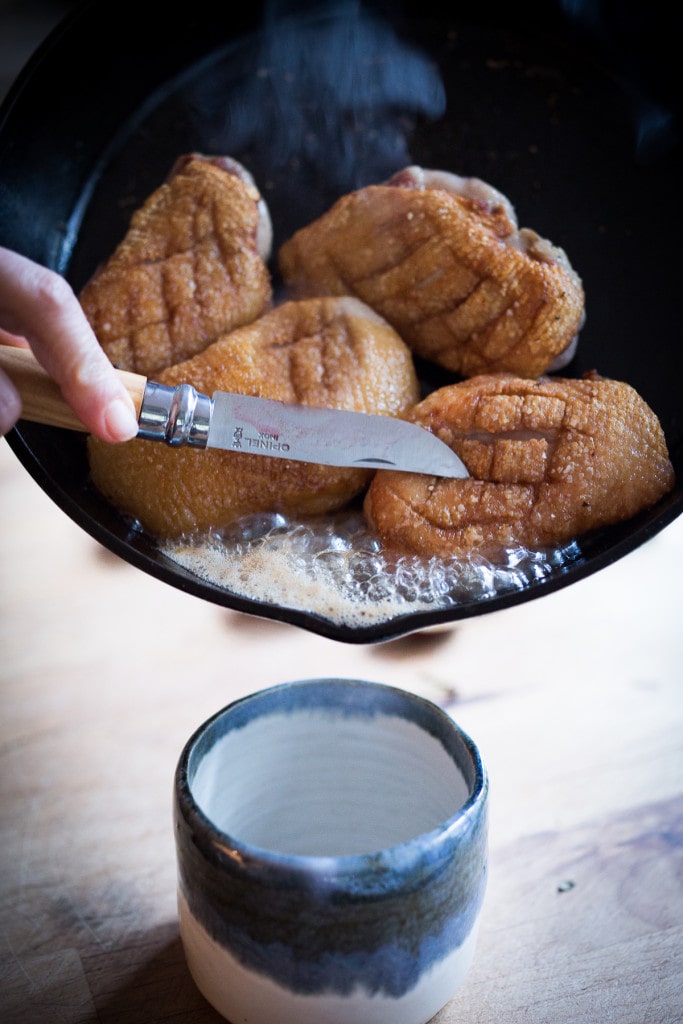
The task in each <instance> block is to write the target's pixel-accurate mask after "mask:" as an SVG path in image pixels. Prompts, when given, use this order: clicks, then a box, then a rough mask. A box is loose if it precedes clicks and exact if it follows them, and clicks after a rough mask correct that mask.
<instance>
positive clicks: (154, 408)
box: [138, 381, 213, 448]
mask: <svg viewBox="0 0 683 1024" xmlns="http://www.w3.org/2000/svg"><path fill="white" fill-rule="evenodd" d="M212 414H213V399H212V398H209V396H208V395H202V394H200V393H199V392H198V391H196V390H195V388H193V387H192V385H191V384H178V385H177V387H169V386H168V385H167V384H157V383H156V382H154V381H148V382H147V384H146V386H145V393H144V395H143V399H142V405H141V406H140V415H139V417H138V423H139V427H140V429H139V430H138V437H139V438H142V439H143V440H145V441H165V442H166V444H170V445H172V446H174V447H179V446H180V445H191V446H192V447H194V448H206V445H207V441H208V438H209V428H210V426H211V416H212Z"/></svg>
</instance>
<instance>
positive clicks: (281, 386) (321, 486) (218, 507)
mask: <svg viewBox="0 0 683 1024" xmlns="http://www.w3.org/2000/svg"><path fill="white" fill-rule="evenodd" d="M158 379H159V381H161V383H165V384H179V383H183V382H186V383H189V384H193V385H194V386H195V387H196V388H197V390H198V391H201V392H203V393H205V394H212V393H213V392H214V391H215V390H223V391H233V392H239V393H242V394H249V395H261V396H263V397H265V398H274V399H279V400H282V401H287V402H297V403H301V404H304V405H314V406H322V407H325V408H335V409H352V410H356V411H359V412H371V413H380V414H383V415H389V416H397V415H400V414H402V413H403V412H405V411H406V410H407V409H409V408H411V407H412V406H413V405H414V404H415V403H416V402H417V400H418V398H419V388H418V382H417V377H416V375H415V369H414V366H413V359H412V355H411V353H410V350H409V349H408V348H407V346H406V345H405V344H404V342H403V341H402V340H401V339H400V338H399V336H398V335H397V334H396V333H395V331H394V330H393V329H392V328H391V327H389V325H388V324H387V323H385V322H384V321H383V320H381V319H380V318H379V317H378V316H377V314H375V313H374V312H373V311H372V310H370V309H368V308H367V307H364V306H363V305H362V304H361V303H360V302H358V301H357V300H356V299H352V298H340V299H337V298H328V299H312V300H309V301H306V302H290V303H285V304H284V305H282V306H280V307H278V308H276V309H273V310H272V311H270V312H268V313H266V314H265V315H264V316H263V317H261V318H260V319H258V320H256V321H255V322H254V323H253V324H250V325H248V326H245V327H241V328H239V329H237V330H235V331H233V332H232V333H231V334H228V335H226V336H225V337H223V338H221V339H220V340H218V341H216V342H215V343H214V344H213V345H210V346H209V347H208V348H207V349H206V350H205V351H204V352H202V353H200V354H199V355H197V356H195V357H194V358H193V359H191V360H188V361H187V362H185V363H181V364H179V365H177V366H173V367H172V368H170V369H168V370H165V371H163V372H162V373H160V374H159V375H158ZM88 444H89V447H88V452H89V458H90V469H91V475H92V479H93V481H94V483H95V485H96V486H97V487H98V488H99V489H100V491H102V492H103V493H104V494H105V495H106V497H107V498H108V499H109V500H110V501H111V502H112V504H113V505H114V506H116V507H117V508H118V509H120V510H121V511H122V512H124V513H126V514H127V515H129V516H132V517H134V518H136V519H138V520H139V521H140V522H141V523H142V525H143V526H144V527H145V528H146V529H147V530H148V531H149V532H150V533H152V534H155V535H157V536H160V537H178V536H180V535H181V534H187V533H192V532H194V531H205V530H208V529H220V528H221V527H225V526H227V525H229V524H231V523H233V522H234V521H235V520H236V519H238V518H239V517H240V516H244V515H246V514H248V513H252V512H261V511H280V512H283V513H291V514H296V515H312V514H318V513H322V512H327V511H331V510H334V509H337V508H340V507H341V506H343V505H345V504H346V503H347V502H349V501H350V500H351V499H352V498H353V497H355V496H356V495H357V494H359V493H360V492H362V491H363V490H364V489H365V488H366V487H367V485H368V482H369V479H370V477H371V475H372V471H370V470H366V469H348V468H345V467H344V468H336V467H331V466H319V465H315V464H312V463H304V462H294V461H290V460H285V459H275V458H268V457H265V456H261V455H251V454H246V453H241V452H230V451H228V452H224V451H217V450H215V449H212V450H207V451H201V450H197V449H189V448H181V449H171V448H168V447H166V446H165V445H163V444H160V443H159V442H156V441H139V440H135V441H129V442H128V443H126V444H122V445H107V444H104V443H103V442H101V441H98V440H96V439H94V438H89V442H88Z"/></svg>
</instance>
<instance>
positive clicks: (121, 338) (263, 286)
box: [79, 154, 272, 376]
mask: <svg viewBox="0 0 683 1024" xmlns="http://www.w3.org/2000/svg"><path fill="white" fill-rule="evenodd" d="M271 241H272V231H271V225H270V217H269V214H268V210H267V208H266V205H265V202H264V201H263V199H262V197H261V195H260V192H259V190H258V189H257V188H256V186H255V184H254V182H253V179H252V178H251V175H250V174H249V172H248V171H247V170H246V169H245V168H244V167H242V165H241V164H239V163H238V162H237V161H235V160H232V159H230V158H228V157H204V156H202V155H201V154H188V155H186V156H183V157H181V158H180V159H179V160H178V161H176V164H175V165H174V167H173V169H172V171H171V173H170V174H169V176H168V178H167V180H166V181H165V182H164V183H163V184H162V185H161V186H160V187H159V188H158V189H156V190H155V191H154V192H153V193H152V195H151V196H149V197H148V199H147V200H146V201H145V202H144V203H143V205H142V206H141V207H140V208H139V209H138V210H136V211H135V213H134V214H133V217H132V218H131V222H130V225H129V228H128V230H127V232H126V234H125V237H124V238H123V240H122V241H121V242H120V244H119V245H118V246H117V248H116V249H115V251H114V252H113V253H112V255H111V256H110V257H109V258H108V259H107V260H106V261H105V263H104V264H103V265H102V266H101V267H100V268H99V269H98V270H97V271H96V272H95V273H94V275H93V276H92V278H91V279H90V281H89V282H88V283H87V284H86V285H85V287H84V288H83V289H82V291H81V292H80V295H79V299H80V302H81V305H82V307H83V309H84V311H85V314H86V316H87V318H88V320H89V322H90V324H91V326H92V328H93V330H94V331H95V334H96V335H97V338H98V340H99V342H100V345H101V346H102V348H103V349H104V351H105V352H106V354H107V356H108V357H109V359H110V360H111V362H112V363H113V364H114V365H115V366H117V367H118V368H119V369H124V370H132V371H134V372H136V373H141V374H145V375H146V376H151V375H153V374H157V373H158V371H159V370H160V369H162V368H164V367H167V366H171V365H172V364H173V363H177V362H180V361H182V360H184V359H188V358H190V357H191V356H193V355H195V354H196V353H197V352H201V351H202V349H204V348H206V346H207V345H209V344H210V343H211V342H213V341H215V340H216V338H218V337H220V336H221V335H222V334H225V333H226V332H227V331H230V330H232V329H233V328H235V327H239V326H241V325H242V324H244V323H249V322H250V321H252V320H254V319H256V317H258V316H260V315H261V313H263V312H264V311H265V310H266V309H267V308H269V306H270V304H271V302H272V286H271V279H270V273H269V271H268V269H267V265H266V263H267V260H268V258H269V255H270V248H271Z"/></svg>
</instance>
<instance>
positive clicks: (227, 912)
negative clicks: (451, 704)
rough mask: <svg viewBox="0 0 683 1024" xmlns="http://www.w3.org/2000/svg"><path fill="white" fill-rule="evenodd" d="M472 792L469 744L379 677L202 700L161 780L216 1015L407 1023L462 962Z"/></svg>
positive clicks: (467, 946)
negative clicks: (205, 703) (172, 768)
mask: <svg viewBox="0 0 683 1024" xmlns="http://www.w3.org/2000/svg"><path fill="white" fill-rule="evenodd" d="M487 793H488V782H487V775H486V771H485V768H484V766H483V765H482V762H481V758H480V755H479V753H478V751H477V748H476V746H475V744H474V743H473V742H472V740H471V739H470V738H469V737H468V736H467V735H466V734H465V733H464V732H462V730H461V729H459V728H458V726H457V725H456V724H455V723H454V722H453V720H452V719H451V718H450V717H449V716H448V715H447V714H446V713H445V712H444V711H442V710H441V709H440V708H439V707H437V706H436V705H435V704H432V703H431V702H430V701H427V700H424V699H422V698H420V697H418V696H415V695H412V694H410V693H408V692H405V691H403V690H400V689H396V688H394V687H391V686H386V685H384V684H380V683H370V682H364V681H361V680H348V679H313V680H303V681H299V682H292V683H285V684H282V685H280V686H276V687H274V688H272V689H268V690H264V691H261V692H258V693H254V694H253V695H251V696H248V697H245V698H243V699H241V700H238V701H236V702H235V703H233V704H231V705H229V706H228V707H227V708H225V709H224V710H222V711H220V712H218V713H217V714H216V715H214V716H213V717H212V718H211V719H209V721H208V722H206V723H205V724H204V725H202V726H201V727H200V728H199V729H198V730H197V731H196V732H195V733H194V735H193V736H192V737H191V738H190V739H189V740H188V742H187V744H186V746H185V748H184V750H183V752H182V754H181V757H180V760H179V763H178V768H177V771H176V776H175V808H174V813H175V837H176V850H177V860H178V906H179V921H180V934H181V937H182V942H183V946H184V950H185V955H186V958H187V962H188V965H189V968H190V971H191V973H192V976H193V978H194V980H195V983H196V984H197V986H198V988H199V989H200V991H201V992H202V993H203V995H204V996H205V997H206V999H208V1001H209V1002H210V1003H211V1004H212V1005H213V1006H214V1007H215V1009H216V1010H218V1012H219V1013H220V1014H222V1015H223V1016H224V1017H225V1018H226V1019H227V1020H229V1021H231V1022H232V1024H323V1022H324V1024H359V1022H361V1024H424V1022H426V1021H428V1020H429V1019H430V1018H431V1017H432V1016H433V1015H434V1014H435V1013H436V1012H437V1010H439V1009H440V1008H441V1007H442V1006H443V1005H444V1004H445V1003H447V1002H448V1001H449V999H450V998H451V996H452V995H453V993H454V992H455V990H456V989H457V988H458V986H459V984H460V983H461V981H462V980H463V978H464V976H465V973H466V971H467V969H468V967H469V964H470V962H471V960H472V955H473V952H474V944H475V939H476V930H477V920H478V915H479V911H480V908H481V904H482V899H483V895H484V887H485V880H486V862H487V854H486V850H487Z"/></svg>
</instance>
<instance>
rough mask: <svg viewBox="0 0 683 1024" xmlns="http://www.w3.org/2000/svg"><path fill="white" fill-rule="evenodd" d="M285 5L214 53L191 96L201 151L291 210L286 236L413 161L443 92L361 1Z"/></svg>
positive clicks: (433, 74) (411, 48) (439, 111)
mask: <svg viewBox="0 0 683 1024" xmlns="http://www.w3.org/2000/svg"><path fill="white" fill-rule="evenodd" d="M278 7H279V5H278V4H277V3H276V4H272V3H271V5H270V6H269V7H268V12H267V16H266V19H265V21H264V24H263V27H262V29H261V30H260V31H259V32H258V33H257V34H256V35H255V36H254V37H253V38H252V39H251V40H249V41H248V42H247V43H245V42H242V43H241V44H240V47H239V50H236V49H235V48H234V46H230V47H227V48H226V49H224V50H221V51H219V53H218V54H215V55H214V56H213V57H212V58H211V62H212V64H213V66H212V67H211V68H210V73H209V72H208V69H207V64H206V62H203V63H202V65H201V66H200V68H199V71H200V74H199V75H198V76H197V77H196V78H195V81H194V83H193V86H192V87H191V88H190V90H189V94H188V95H189V97H190V102H191V104H192V106H193V108H194V109H195V110H196V111H197V113H198V114H200V116H198V117H197V122H198V124H199V125H201V130H202V132H203V133H204V138H203V145H204V147H205V148H206V149H207V150H209V151H212V152H226V153H231V154H232V155H239V158H240V159H241V161H242V162H243V163H244V164H245V165H246V166H248V167H249V168H250V170H251V172H252V174H253V175H254V177H255V179H256V181H257V182H258V184H259V187H260V188H261V190H262V191H263V193H264V195H265V197H266V199H269V198H270V197H269V193H271V194H272V197H274V198H275V199H276V201H277V204H278V208H284V209H285V210H286V211H288V216H289V217H290V218H291V220H290V222H289V223H285V224H282V222H281V223H280V225H279V227H280V233H281V234H282V235H283V236H284V235H285V234H287V233H291V231H292V230H294V229H296V228H297V227H300V226H301V225H302V224H303V223H305V222H307V221H309V220H311V219H312V218H313V217H314V216H316V215H318V214H319V213H322V212H323V210H324V209H326V208H327V206H329V205H330V203H331V202H332V201H334V200H335V199H337V198H338V196H339V195H341V194H343V193H345V192H348V191H351V190H353V189H356V188H360V187H362V186H363V185H366V184H369V183H376V182H378V181H382V180H384V179H385V178H387V177H389V176H390V175H391V174H392V173H393V172H394V171H396V170H398V169H399V168H401V167H403V166H405V165H406V164H409V163H410V162H411V156H410V136H411V133H412V131H413V129H414V127H415V124H416V121H417V119H418V118H420V117H422V118H429V119H437V118H439V117H441V116H442V115H443V113H444V112H445V109H446V94H445V89H444V86H443V83H442V80H441V77H440V73H439V71H438V68H437V67H436V66H435V64H434V63H433V62H432V61H431V60H430V59H429V58H428V57H427V56H426V55H425V54H424V53H422V52H421V51H420V50H419V49H417V48H416V46H415V45H414V44H413V43H409V42H407V41H405V40H402V39H400V38H399V36H398V35H397V34H396V32H395V31H394V29H393V28H392V27H391V26H390V25H389V24H388V23H387V22H385V21H384V20H383V19H381V18H379V17H378V16H375V15H373V14H370V13H368V12H367V11H364V10H362V9H361V5H360V4H359V3H354V2H348V3H342V4H329V5H323V6H322V7H321V6H320V5H318V6H317V7H316V9H315V12H314V13H312V12H308V13H306V12H304V13H298V14H284V15H282V16H280V14H279V12H278ZM240 66H241V67H242V68H243V69H244V73H243V74H240V75H239V77H237V76H236V71H237V69H239V68H240Z"/></svg>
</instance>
